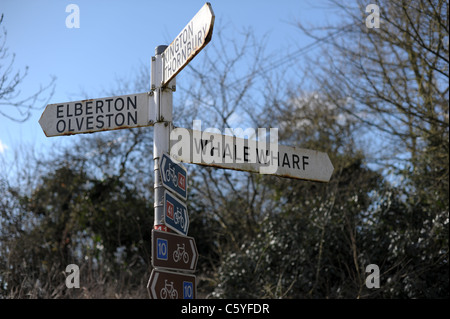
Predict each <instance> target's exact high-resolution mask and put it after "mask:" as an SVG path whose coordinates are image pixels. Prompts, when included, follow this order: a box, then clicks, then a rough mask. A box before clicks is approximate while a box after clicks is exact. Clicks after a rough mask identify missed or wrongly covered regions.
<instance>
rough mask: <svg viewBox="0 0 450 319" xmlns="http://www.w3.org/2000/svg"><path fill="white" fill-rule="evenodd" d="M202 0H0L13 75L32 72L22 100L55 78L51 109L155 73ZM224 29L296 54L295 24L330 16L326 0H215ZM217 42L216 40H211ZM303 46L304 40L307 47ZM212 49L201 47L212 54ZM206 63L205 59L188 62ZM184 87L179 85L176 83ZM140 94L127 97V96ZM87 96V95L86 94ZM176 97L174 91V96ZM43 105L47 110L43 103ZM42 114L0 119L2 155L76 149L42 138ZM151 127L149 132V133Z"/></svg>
mask: <svg viewBox="0 0 450 319" xmlns="http://www.w3.org/2000/svg"><path fill="white" fill-rule="evenodd" d="M71 3H73V4H76V5H78V7H79V9H80V28H78V29H75V28H72V29H69V28H67V27H66V17H67V16H68V15H69V13H67V12H66V6H67V5H69V4H71ZM204 3H205V1H203V0H189V1H186V0H184V1H182V0H171V1H137V0H127V1H124V0H116V1H106V0H95V1H86V0H68V1H64V0H35V1H31V0H1V5H0V13H3V14H4V19H3V23H2V27H4V28H5V29H6V30H7V32H8V35H7V41H6V47H7V48H8V49H9V52H10V53H15V55H16V56H15V62H14V70H23V69H24V68H25V66H28V67H29V74H28V76H27V77H26V79H25V80H24V82H23V83H22V84H21V86H20V89H21V97H25V96H28V95H30V94H32V93H34V92H35V91H36V90H37V89H38V88H39V86H40V85H45V84H46V83H48V82H49V81H50V79H51V77H52V76H55V77H56V82H55V84H56V86H55V92H54V95H53V96H52V98H51V100H50V101H49V103H58V102H67V101H74V100H79V99H83V98H97V97H102V96H104V91H106V90H108V89H111V88H112V87H114V85H115V83H116V81H117V79H120V78H127V79H129V78H130V76H132V75H133V73H134V72H136V69H137V68H138V67H139V66H140V65H142V64H144V65H145V64H148V66H149V67H150V59H151V56H153V55H154V49H155V47H156V46H158V45H160V44H169V43H170V42H171V41H172V40H173V39H174V37H175V36H176V35H177V34H178V33H179V32H180V31H181V30H182V29H183V27H184V26H185V25H186V24H187V23H188V22H189V21H190V20H191V18H192V17H193V16H194V15H195V13H197V11H198V10H199V9H200V8H201V7H202V6H203V5H204ZM210 3H211V5H212V8H213V11H214V13H215V16H216V24H215V28H214V32H217V28H218V27H219V26H221V25H222V26H223V25H226V26H230V28H227V30H228V32H230V34H229V35H227V36H229V37H232V32H233V30H240V29H242V28H247V27H251V28H252V29H253V30H254V31H255V33H256V36H261V37H262V36H263V35H268V41H267V47H268V48H267V49H268V51H269V52H276V51H277V50H283V51H284V52H288V51H290V50H291V49H298V48H299V47H301V46H302V45H299V43H301V42H302V41H309V40H308V39H307V38H303V37H302V34H301V33H300V31H299V30H298V29H297V28H296V27H295V26H294V25H293V23H294V22H295V21H296V20H301V21H302V22H307V23H312V24H317V23H320V24H322V23H323V24H325V23H326V21H328V20H329V19H330V18H333V17H332V12H331V11H330V10H328V9H327V8H326V1H299V0H278V1H273V0H245V1H242V0H241V1H235V0H227V1H223V0H222V1H214V0H212V1H210ZM212 41H214V34H213V38H212ZM305 43H306V42H305ZM207 49H208V46H207V47H206V48H205V49H204V50H207ZM201 58H202V54H201V53H200V54H199V55H198V56H197V57H196V58H195V59H194V60H193V61H192V62H191V63H196V62H197V61H198V60H199V59H201ZM181 84H182V83H180V82H177V85H181ZM132 93H138V92H127V94H132ZM85 94H88V95H89V96H85ZM175 94H176V93H175ZM42 106H44V105H42ZM42 111H43V109H41V110H36V111H34V112H33V114H32V116H31V118H30V119H29V120H28V121H26V122H24V123H15V122H12V121H10V120H7V119H5V118H2V117H0V157H1V156H8V153H11V152H12V151H13V150H14V148H15V147H18V146H20V145H33V146H35V147H36V148H38V149H41V150H45V149H50V148H51V147H52V145H53V143H60V142H61V139H66V140H64V142H65V143H75V142H76V141H77V139H76V138H74V137H52V138H47V137H45V135H44V133H43V132H42V129H41V128H40V126H39V124H38V120H39V117H40V115H41V114H42ZM149 129H151V128H149Z"/></svg>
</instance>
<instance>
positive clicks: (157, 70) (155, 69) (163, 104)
mask: <svg viewBox="0 0 450 319" xmlns="http://www.w3.org/2000/svg"><path fill="white" fill-rule="evenodd" d="M166 48H167V46H166V45H160V46H157V47H156V49H155V55H156V56H155V57H154V58H152V70H151V76H152V79H151V81H150V82H151V84H152V90H154V95H153V98H154V99H155V105H156V122H155V125H154V136H153V161H154V178H155V184H154V192H155V203H154V212H155V220H154V228H155V229H159V230H164V231H167V226H165V225H164V186H163V184H162V181H161V174H160V167H159V159H160V158H161V157H162V155H163V153H164V152H167V153H168V152H169V147H170V131H171V130H172V86H171V85H168V86H167V88H163V87H162V85H161V84H162V81H163V67H164V62H163V56H162V53H163V52H164V50H165V49H166Z"/></svg>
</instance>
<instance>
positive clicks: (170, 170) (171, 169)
mask: <svg viewBox="0 0 450 319" xmlns="http://www.w3.org/2000/svg"><path fill="white" fill-rule="evenodd" d="M166 176H167V178H168V180H169V181H170V180H172V183H173V184H174V185H175V186H177V174H176V173H175V166H173V167H172V164H171V163H169V168H168V169H167V170H166Z"/></svg>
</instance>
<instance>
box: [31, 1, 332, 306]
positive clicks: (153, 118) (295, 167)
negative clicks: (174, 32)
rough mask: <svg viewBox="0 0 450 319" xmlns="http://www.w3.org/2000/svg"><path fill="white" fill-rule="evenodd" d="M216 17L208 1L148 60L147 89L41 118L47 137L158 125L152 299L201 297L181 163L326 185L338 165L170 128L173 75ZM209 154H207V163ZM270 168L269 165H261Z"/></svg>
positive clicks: (54, 108)
mask: <svg viewBox="0 0 450 319" xmlns="http://www.w3.org/2000/svg"><path fill="white" fill-rule="evenodd" d="M214 19H215V16H214V13H213V11H212V8H211V4H209V3H206V4H205V5H204V6H203V7H202V8H201V9H200V11H198V12H197V14H196V15H195V16H194V17H193V18H192V20H191V21H190V22H189V23H188V24H187V25H186V26H185V28H184V29H183V30H182V31H181V32H180V34H179V35H178V36H177V37H176V38H175V40H174V41H173V42H172V43H171V44H170V45H169V46H166V45H160V46H158V47H156V49H155V56H154V57H152V62H151V77H150V87H151V90H150V92H145V93H138V94H130V95H123V96H115V97H107V98H98V99H89V100H82V101H75V102H66V103H56V104H49V105H47V107H46V108H45V110H44V112H43V113H42V116H41V118H40V120H39V124H40V125H41V127H42V130H43V131H44V133H45V135H46V136H47V137H50V136H64V135H72V134H82V133H94V132H99V131H108V130H117V129H125V128H133V127H143V126H153V127H154V138H153V163H154V195H155V202H154V229H153V230H152V266H153V270H152V273H151V275H150V278H149V281H148V284H147V290H148V293H149V296H150V298H153V299H179V298H183V299H195V298H196V295H197V291H196V277H195V275H193V274H192V273H193V272H194V271H195V269H196V266H197V261H198V251H197V247H196V244H195V240H194V238H192V237H188V236H187V233H188V229H189V216H188V211H187V205H186V203H185V201H186V199H187V184H188V176H187V171H186V168H185V167H184V166H183V165H182V164H181V163H179V162H178V161H181V162H186V163H193V164H198V165H210V166H214V167H222V168H225V169H234V170H241V171H248V172H260V173H268V174H272V175H276V176H280V177H288V178H297V179H304V180H314V181H321V182H328V181H329V179H330V177H331V174H332V173H333V169H334V168H333V165H332V164H331V162H330V160H329V158H328V155H327V154H325V153H321V152H318V151H312V150H305V149H298V148H294V147H288V146H281V145H280V146H278V144H273V145H272V144H271V145H266V144H265V143H262V142H258V144H254V143H250V142H249V140H243V139H240V138H237V137H230V136H224V135H220V134H219V135H217V134H216V135H211V133H208V135H207V136H209V137H208V138H206V139H204V140H200V138H201V136H203V133H202V132H196V131H192V130H187V129H183V128H177V129H174V128H173V124H172V111H173V110H172V108H173V107H172V100H173V97H172V94H173V91H175V89H176V83H175V81H176V78H175V76H176V75H177V74H178V73H179V72H180V71H181V70H182V69H183V68H184V67H185V66H186V65H187V64H188V63H189V62H190V61H191V60H192V59H193V58H194V57H195V56H196V55H197V54H198V53H199V52H200V51H201V50H202V49H203V48H204V47H205V46H206V45H207V44H208V43H209V42H210V40H211V37H212V32H213V27H214ZM178 135H181V136H182V137H183V136H184V137H185V139H182V141H181V142H178V143H180V145H177V146H178V150H179V149H182V150H183V152H181V153H180V152H179V151H174V152H173V154H171V153H170V151H171V150H169V147H170V145H171V137H172V140H176V139H174V137H176V136H178ZM210 138H211V140H210ZM212 142H214V146H212ZM174 144H177V142H174ZM194 145H196V146H197V145H201V148H198V147H193V146H194ZM172 146H174V145H172ZM203 146H205V147H206V148H205V149H204V147H203ZM267 147H268V148H267ZM175 148H176V147H175ZM184 150H185V151H186V152H184ZM191 150H193V151H191ZM214 154H216V155H214ZM191 155H192V156H191ZM204 155H208V156H207V159H208V160H207V161H205V160H204V159H205V158H203V157H202V156H204ZM238 156H240V157H241V158H242V157H243V160H242V159H240V158H239V157H238ZM248 158H253V159H255V162H252V163H251V162H250V161H249V160H247V159H248ZM224 159H225V161H223V160H224ZM211 160H212V161H211ZM256 160H257V161H256ZM267 165H269V166H270V167H269V168H270V170H267V169H266V170H265V169H264V168H267V167H265V166H267Z"/></svg>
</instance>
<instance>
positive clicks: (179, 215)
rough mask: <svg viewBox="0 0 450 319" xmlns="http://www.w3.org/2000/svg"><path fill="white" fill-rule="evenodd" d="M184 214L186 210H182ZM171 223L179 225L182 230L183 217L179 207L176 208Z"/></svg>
mask: <svg viewBox="0 0 450 319" xmlns="http://www.w3.org/2000/svg"><path fill="white" fill-rule="evenodd" d="M184 213H186V210H184ZM173 221H174V222H175V224H178V223H179V224H180V226H181V228H182V229H184V217H183V212H182V211H181V208H180V207H177V210H176V211H175V214H174V216H173Z"/></svg>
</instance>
